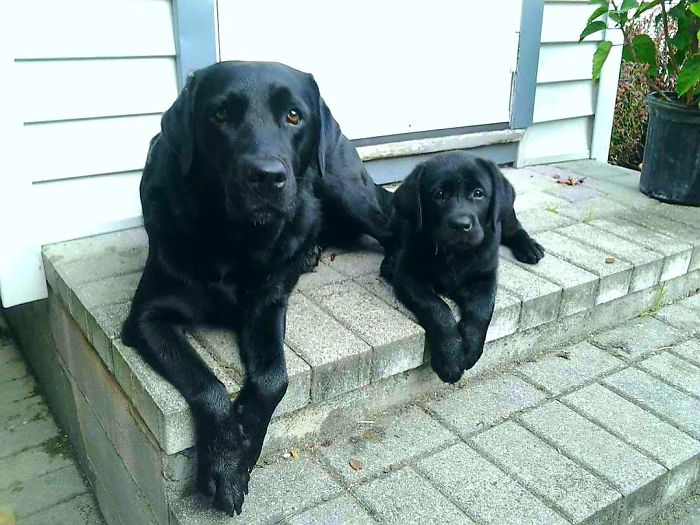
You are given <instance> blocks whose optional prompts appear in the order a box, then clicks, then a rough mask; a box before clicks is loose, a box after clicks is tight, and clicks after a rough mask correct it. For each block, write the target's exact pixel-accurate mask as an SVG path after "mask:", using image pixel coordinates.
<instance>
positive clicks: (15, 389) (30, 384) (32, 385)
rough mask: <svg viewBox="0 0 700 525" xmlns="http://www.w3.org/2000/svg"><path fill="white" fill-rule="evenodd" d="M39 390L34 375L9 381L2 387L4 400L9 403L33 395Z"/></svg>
mask: <svg viewBox="0 0 700 525" xmlns="http://www.w3.org/2000/svg"><path fill="white" fill-rule="evenodd" d="M36 392H37V384H36V381H34V378H33V377H32V376H25V377H20V378H19V379H15V380H13V381H8V382H7V383H6V384H5V385H3V387H2V396H3V400H4V401H5V402H7V403H10V402H13V401H19V400H21V399H27V398H28V397H32V396H34V395H35V394H36Z"/></svg>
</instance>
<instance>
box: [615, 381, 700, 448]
mask: <svg viewBox="0 0 700 525" xmlns="http://www.w3.org/2000/svg"><path fill="white" fill-rule="evenodd" d="M604 382H605V384H606V385H608V386H609V387H611V388H612V389H613V390H615V391H616V392H617V393H619V394H621V395H622V396H624V397H626V398H628V399H631V400H633V401H634V402H635V403H637V404H638V405H641V406H642V407H644V408H646V409H647V410H649V411H651V412H653V413H654V414H656V415H657V416H659V417H661V418H663V419H666V420H668V421H670V422H671V423H673V424H674V425H676V426H677V427H679V428H680V429H682V430H684V431H686V432H688V433H689V434H692V435H693V436H694V437H695V438H696V439H700V419H699V418H698V417H697V415H698V414H700V400H698V399H697V398H694V397H692V396H689V395H688V394H685V393H683V392H681V391H680V390H678V389H676V388H673V387H672V386H670V385H668V384H666V383H664V382H663V381H661V380H659V379H657V378H655V377H652V376H651V375H649V374H647V373H646V372H643V371H641V370H637V369H636V368H626V369H625V370H622V371H620V372H618V373H616V374H613V375H611V376H609V377H606V378H605V380H604Z"/></svg>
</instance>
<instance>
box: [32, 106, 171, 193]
mask: <svg viewBox="0 0 700 525" xmlns="http://www.w3.org/2000/svg"><path fill="white" fill-rule="evenodd" d="M159 130H160V114H156V115H141V116H135V117H116V118H105V119H88V120H75V121H64V122H49V123H42V124H28V125H25V126H24V129H23V133H24V139H25V141H26V143H27V144H35V145H37V147H38V149H40V150H41V155H34V156H31V157H29V158H28V159H27V162H26V163H25V166H26V168H27V169H28V170H29V171H30V176H31V179H32V180H33V181H43V180H55V179H64V178H69V177H83V176H86V175H98V174H105V173H114V172H120V171H135V170H140V169H142V168H143V165H144V162H145V161H146V153H147V152H148V143H149V141H150V140H151V137H153V135H155V134H156V133H158V131H159Z"/></svg>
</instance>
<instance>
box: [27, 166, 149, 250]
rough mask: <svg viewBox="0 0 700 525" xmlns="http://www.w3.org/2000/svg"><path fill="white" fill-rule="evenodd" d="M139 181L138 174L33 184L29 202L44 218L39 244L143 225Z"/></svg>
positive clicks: (139, 175) (139, 176) (139, 174)
mask: <svg viewBox="0 0 700 525" xmlns="http://www.w3.org/2000/svg"><path fill="white" fill-rule="evenodd" d="M140 180H141V172H140V171H139V172H132V173H119V174H114V175H106V176H98V177H86V178H81V179H70V180H62V181H52V182H41V183H37V184H34V185H33V186H32V199H33V201H34V204H35V209H37V210H41V216H42V217H43V218H44V220H43V221H42V226H41V229H40V231H39V242H40V243H41V244H48V243H51V242H58V241H61V240H65V239H74V238H76V237H84V236H87V235H94V234H97V233H103V232H107V231H114V230H118V229H122V228H128V227H131V226H137V225H138V224H140V223H141V221H142V219H141V203H140V201H139V189H138V188H139V182H140ZM37 219H38V218H37Z"/></svg>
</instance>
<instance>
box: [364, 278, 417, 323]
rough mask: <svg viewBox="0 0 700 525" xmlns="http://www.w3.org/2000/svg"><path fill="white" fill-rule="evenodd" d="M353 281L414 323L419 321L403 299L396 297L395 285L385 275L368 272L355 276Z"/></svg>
mask: <svg viewBox="0 0 700 525" xmlns="http://www.w3.org/2000/svg"><path fill="white" fill-rule="evenodd" d="M353 281H354V282H356V283H357V284H359V285H360V286H362V287H363V288H364V289H365V290H367V291H368V292H370V293H371V294H372V295H376V296H377V297H379V298H380V299H381V300H382V301H384V302H385V303H386V304H388V305H389V306H391V307H392V308H395V309H397V310H398V311H399V312H401V313H402V314H403V315H405V316H406V317H408V318H409V319H410V320H411V321H413V322H414V323H417V322H418V320H417V319H416V316H415V315H413V312H411V311H410V310H409V309H408V308H406V306H405V305H404V304H403V303H402V302H401V301H399V299H398V297H396V294H395V293H394V289H393V287H392V286H391V284H390V283H389V282H388V281H387V280H386V279H384V278H383V277H381V276H379V275H373V274H367V275H360V276H359V277H355V278H354V279H353Z"/></svg>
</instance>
